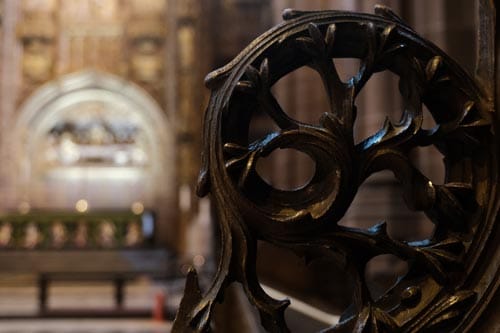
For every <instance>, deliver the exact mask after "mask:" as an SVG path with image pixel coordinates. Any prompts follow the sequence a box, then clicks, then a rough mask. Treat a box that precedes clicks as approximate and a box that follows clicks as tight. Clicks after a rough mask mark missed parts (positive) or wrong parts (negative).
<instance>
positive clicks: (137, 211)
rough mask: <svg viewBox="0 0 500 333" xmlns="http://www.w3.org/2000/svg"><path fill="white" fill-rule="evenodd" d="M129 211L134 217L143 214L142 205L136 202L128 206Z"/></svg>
mask: <svg viewBox="0 0 500 333" xmlns="http://www.w3.org/2000/svg"><path fill="white" fill-rule="evenodd" d="M130 209H131V210H132V213H134V214H135V215H140V214H142V213H143V212H144V205H143V204H142V202H140V201H136V202H134V203H133V204H132V206H130Z"/></svg>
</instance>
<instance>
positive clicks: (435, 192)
mask: <svg viewBox="0 0 500 333" xmlns="http://www.w3.org/2000/svg"><path fill="white" fill-rule="evenodd" d="M284 19H285V22H284V23H283V24H281V25H279V26H277V27H275V28H273V29H272V30H270V31H268V32H267V33H265V34H263V35H262V36H260V37H259V38H258V39H256V40H255V41H254V42H253V43H252V44H251V45H250V46H249V47H248V48H246V49H245V50H244V51H243V52H242V53H241V54H239V55H238V56H237V57H236V58H235V59H234V60H233V61H232V62H231V63H229V64H228V65H227V66H225V67H223V68H221V69H218V70H216V71H214V72H212V73H210V74H209V75H208V76H207V79H206V84H207V86H208V87H209V88H210V89H211V90H212V97H211V100H210V104H209V107H208V110H207V112H206V115H205V125H204V126H205V127H204V142H205V147H204V152H203V167H202V170H201V173H200V178H199V194H200V195H206V194H208V193H210V194H211V198H212V200H213V203H214V205H215V207H216V209H217V217H218V223H219V224H220V230H221V238H222V239H221V242H222V245H221V258H220V261H219V265H218V271H217V275H216V276H215V279H214V281H213V284H212V286H211V287H210V289H209V290H208V291H207V292H206V293H204V294H202V293H201V291H200V289H199V287H198V282H197V275H196V272H195V271H191V272H190V273H189V274H188V278H187V285H186V287H187V289H186V294H185V296H184V299H183V301H182V303H181V307H180V310H179V312H178V314H177V317H176V321H175V323H174V330H173V331H174V332H204V331H208V330H209V329H210V316H211V312H212V310H213V307H214V304H215V302H216V301H220V300H222V298H223V292H224V289H225V287H226V286H227V285H228V284H229V283H231V282H234V281H237V282H239V283H241V284H242V286H243V288H244V290H245V292H246V295H247V297H248V299H249V300H250V302H251V303H252V304H253V305H254V306H255V307H256V308H257V309H258V310H259V313H260V317H261V322H262V325H263V326H264V327H265V328H266V329H267V330H268V331H270V332H288V331H289V329H288V328H287V325H286V322H285V320H284V311H285V309H286V307H287V306H288V304H289V302H288V301H287V300H275V299H272V298H271V297H269V296H268V295H266V293H265V292H264V291H263V289H262V288H261V286H260V284H259V282H258V279H257V275H256V267H255V265H256V255H257V254H256V242H257V240H262V241H266V242H270V243H273V244H275V245H278V246H281V247H284V248H288V249H292V250H293V251H294V252H296V253H302V254H303V255H304V256H308V257H309V258H315V257H318V256H325V255H331V256H333V257H335V258H337V259H338V262H339V265H341V267H343V268H344V269H345V271H346V272H347V273H348V274H349V276H350V278H351V279H353V280H354V281H355V288H354V295H353V297H352V306H351V307H349V308H348V309H347V310H346V311H345V313H343V314H342V316H341V319H340V321H339V323H338V324H337V325H336V326H334V327H331V328H329V329H326V330H325V331H324V332H335V333H338V332H359V333H361V332H449V331H455V330H456V331H458V332H462V331H464V330H467V329H468V326H467V325H469V324H470V323H471V322H473V321H474V320H473V319H474V318H475V316H478V314H479V313H480V312H481V310H482V308H481V306H482V305H481V304H484V302H486V300H487V298H488V295H489V294H491V293H492V291H494V289H495V288H496V284H497V279H498V274H496V275H495V274H493V276H487V277H486V276H485V275H484V267H483V266H484V265H482V264H481V262H480V261H479V260H478V258H479V257H480V256H481V255H484V253H485V248H486V243H487V241H488V233H489V232H492V228H493V227H494V220H495V216H496V215H495V214H496V209H497V206H496V205H497V203H498V200H497V197H496V175H497V173H498V165H497V164H496V163H497V161H496V155H495V153H496V149H497V147H496V145H497V143H498V142H497V141H498V138H497V137H496V136H495V134H493V133H494V131H493V130H492V115H493V109H492V107H491V104H490V103H489V102H488V101H489V98H490V96H489V95H488V92H485V91H483V90H482V89H480V88H479V87H478V86H477V85H476V83H475V81H474V80H472V79H471V78H470V77H469V76H468V75H467V74H466V73H465V71H464V70H462V69H461V68H460V66H459V65H458V64H457V63H455V62H454V61H453V60H452V59H450V58H449V57H448V56H447V55H446V54H444V53H443V52H442V51H441V50H439V49H438V48H437V47H436V46H434V45H433V44H432V43H430V42H428V41H426V40H424V39H422V38H421V37H419V36H418V35H417V34H416V33H415V32H414V31H413V30H412V29H411V28H410V27H408V26H407V25H406V24H405V23H404V22H402V21H401V19H400V18H398V17H397V16H396V15H395V14H394V13H392V11H390V10H389V9H387V8H385V7H382V6H378V7H376V10H375V15H370V14H354V13H349V12H340V11H325V12H298V11H293V10H287V11H285V12H284ZM332 58H358V59H360V61H361V66H360V69H359V72H358V73H357V75H355V76H354V77H352V78H351V79H350V80H348V81H347V82H343V81H342V80H341V79H340V78H339V74H338V72H337V70H336V67H335V64H334V62H333V61H332ZM302 66H309V67H311V68H312V69H314V70H316V71H317V72H318V73H319V75H320V76H321V79H322V83H323V86H324V89H325V91H326V93H327V95H328V97H329V107H330V108H329V112H327V113H324V114H323V116H322V117H321V120H320V122H319V125H314V124H307V123H302V122H299V121H297V120H295V119H293V118H292V117H290V116H289V115H288V114H287V112H286V110H283V109H282V108H281V106H280V105H279V103H278V102H277V100H276V99H275V97H274V96H273V94H272V92H271V90H270V88H271V87H272V86H273V84H274V83H276V82H277V81H278V80H279V79H280V78H282V77H283V76H285V75H286V74H288V73H290V72H292V71H294V70H296V69H298V68H299V67H302ZM381 71H390V72H392V73H394V74H396V75H397V76H399V91H400V94H401V97H402V100H403V104H404V111H403V117H402V118H401V120H400V122H398V123H393V122H391V121H390V120H389V119H388V120H387V121H386V122H385V124H384V126H383V127H382V128H381V129H380V130H379V131H378V132H377V133H376V134H375V135H373V136H371V137H368V138H366V139H365V140H363V141H362V142H360V143H357V144H355V142H354V139H353V126H354V122H355V120H356V113H357V112H366V110H356V107H355V101H356V97H357V96H358V94H359V93H360V91H361V90H362V89H363V87H364V86H365V84H366V83H367V81H368V80H369V79H370V77H371V76H372V75H373V74H374V73H377V72H381ZM301 98H308V96H302V97H301ZM423 105H425V106H426V107H427V108H428V109H429V110H430V112H431V114H432V117H433V118H434V120H435V122H436V126H435V127H434V128H431V129H424V128H423V127H422V122H423V111H422V108H423ZM257 111H260V112H265V113H266V114H267V115H269V116H270V118H272V120H273V121H274V122H275V123H276V125H277V126H278V127H279V130H277V131H275V132H273V133H271V134H269V135H267V136H265V137H262V138H260V139H258V140H256V141H253V142H249V139H248V132H249V123H250V119H251V118H252V115H253V113H254V112H257ZM429 145H434V146H435V147H436V148H437V149H438V150H439V151H440V152H441V153H442V154H443V155H444V157H445V159H444V161H445V167H446V180H445V182H444V184H442V185H439V184H434V183H433V182H432V181H431V180H429V179H428V178H427V177H426V176H425V175H423V174H422V173H421V172H420V171H419V170H418V169H417V168H416V167H415V166H414V165H413V164H412V162H411V160H410V158H409V155H410V153H411V152H412V151H413V150H415V149H416V148H417V147H423V146H429ZM280 148H289V149H295V150H299V151H301V152H303V153H306V154H307V155H309V156H310V157H311V158H312V159H313V160H314V161H315V165H316V169H315V173H314V176H313V177H312V179H311V180H310V182H309V183H308V184H307V185H305V186H303V187H302V188H299V189H296V190H290V191H283V190H279V189H276V188H274V187H272V186H271V185H269V184H268V183H266V181H265V180H263V179H262V178H261V177H260V176H259V174H258V172H257V171H256V168H255V167H256V163H257V161H258V160H259V159H261V158H263V157H266V156H268V155H269V154H270V153H271V152H273V151H274V150H276V149H280ZM381 170H390V171H392V172H393V173H394V175H395V177H396V179H397V180H398V182H399V184H400V186H401V188H402V191H403V194H404V199H405V202H406V204H407V205H408V207H409V208H411V209H413V210H417V211H423V212H425V214H426V215H427V217H428V218H429V219H430V220H431V221H432V222H433V223H434V225H435V232H434V234H433V236H432V237H431V238H429V239H426V240H422V241H418V242H406V241H399V240H395V239H392V238H391V237H390V236H389V235H388V233H387V231H386V224H385V223H380V224H377V225H375V226H374V227H372V228H370V229H355V228H350V227H345V226H341V225H339V224H338V222H339V221H340V219H341V218H342V217H343V215H344V214H345V212H346V210H347V209H348V208H349V206H350V204H351V203H352V201H353V199H354V197H355V196H356V192H357V190H358V188H359V187H360V185H361V184H363V182H364V181H365V180H366V179H367V178H368V177H369V176H370V175H372V174H373V173H375V172H378V171H381ZM380 254H392V255H395V256H397V257H399V258H400V259H402V260H404V261H406V262H407V263H408V266H409V270H408V273H407V274H406V275H405V276H403V277H402V278H401V279H399V280H398V282H397V283H396V284H395V285H394V286H393V287H392V288H390V289H389V290H388V291H387V292H386V293H385V294H384V295H382V296H381V297H380V298H377V299H373V298H372V296H371V294H370V292H369V290H368V287H367V283H366V281H365V274H364V272H365V266H366V264H367V262H368V261H369V260H370V259H371V258H373V257H375V256H377V255H380ZM497 261H498V260H492V261H489V263H490V265H492V266H493V272H495V269H496V270H497V269H498V262H497ZM490 268H491V267H490ZM496 272H497V271H496ZM488 288H489V289H488Z"/></svg>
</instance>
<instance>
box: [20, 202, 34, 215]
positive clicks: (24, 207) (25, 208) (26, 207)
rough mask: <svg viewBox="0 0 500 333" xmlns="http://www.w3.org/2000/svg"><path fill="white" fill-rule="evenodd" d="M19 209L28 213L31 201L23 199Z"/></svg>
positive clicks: (23, 212)
mask: <svg viewBox="0 0 500 333" xmlns="http://www.w3.org/2000/svg"><path fill="white" fill-rule="evenodd" d="M17 210H19V213H21V214H23V215H24V214H28V213H29V212H30V210H31V206H30V203H29V202H27V201H22V202H21V203H20V204H19V206H17Z"/></svg>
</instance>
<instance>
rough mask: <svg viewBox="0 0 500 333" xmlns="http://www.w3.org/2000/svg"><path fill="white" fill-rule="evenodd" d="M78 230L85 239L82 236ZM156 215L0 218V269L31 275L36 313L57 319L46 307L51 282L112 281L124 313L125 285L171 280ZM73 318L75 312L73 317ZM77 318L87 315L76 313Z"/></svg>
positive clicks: (171, 265)
mask: <svg viewBox="0 0 500 333" xmlns="http://www.w3.org/2000/svg"><path fill="white" fill-rule="evenodd" d="M82 230H83V231H84V232H83V234H84V237H83V238H82V237H81V236H82ZM155 230H156V221H155V219H154V214H152V213H151V212H144V214H142V215H135V214H132V213H130V212H120V211H118V212H94V213H93V214H84V215H82V214H76V213H72V212H34V213H31V214H25V215H22V214H11V215H6V216H3V217H0V267H1V269H2V272H6V273H9V274H35V275H36V276H37V280H38V303H39V311H40V315H44V316H46V315H56V313H57V314H58V315H61V312H60V311H57V312H56V311H53V310H50V311H49V309H48V307H47V301H48V288H49V285H50V283H51V282H52V281H56V280H58V281H68V280H69V281H85V280H91V281H112V282H113V283H114V299H115V304H116V307H115V309H114V310H113V311H114V312H113V313H107V312H106V311H102V310H99V311H95V312H94V313H93V314H92V316H94V315H97V314H100V313H102V314H104V313H106V315H116V314H119V313H124V311H123V300H124V285H125V282H126V281H127V280H130V279H133V278H136V277H139V276H143V275H146V276H148V277H152V278H159V279H168V278H170V277H174V276H175V274H176V272H177V271H178V269H177V267H176V266H177V264H176V261H175V256H174V255H173V254H172V253H171V252H170V251H168V250H167V249H166V248H164V247H158V246H157V245H155V241H154V234H155V233H154V232H155ZM71 314H72V315H76V313H75V312H72V313H71ZM78 315H82V316H85V315H90V312H89V311H86V312H83V311H80V313H78Z"/></svg>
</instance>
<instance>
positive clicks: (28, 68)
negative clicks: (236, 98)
mask: <svg viewBox="0 0 500 333" xmlns="http://www.w3.org/2000/svg"><path fill="white" fill-rule="evenodd" d="M378 3H381V4H385V5H388V6H390V7H391V8H392V9H393V10H394V11H395V12H396V13H398V14H399V15H400V16H401V17H403V18H404V19H405V20H406V21H407V22H408V23H409V24H410V25H411V26H412V27H413V28H414V29H415V30H416V31H417V32H418V33H419V34H421V35H422V36H424V37H425V38H427V39H429V40H431V41H432V42H434V43H435V44H436V45H438V46H439V47H440V48H442V49H444V50H445V51H446V52H447V53H448V54H450V55H451V56H452V57H453V58H455V59H457V61H458V62H459V63H460V64H461V65H463V66H464V67H465V68H467V69H468V70H469V71H472V68H473V64H474V60H475V59H474V58H475V50H474V39H475V34H474V31H475V26H476V24H477V22H474V20H473V19H472V15H471V14H470V13H471V12H473V11H474V6H475V1H470V0H379V1H376V0H308V1H301V0H0V20H1V21H0V22H1V24H0V46H1V52H0V77H1V79H0V160H1V165H0V332H41V330H42V329H45V332H46V331H47V330H48V331H50V332H72V330H71V329H68V327H69V328H71V327H73V328H74V327H77V325H82V326H79V327H80V328H81V330H80V331H79V332H83V331H84V332H87V331H88V332H111V331H112V332H138V331H141V332H168V331H169V327H170V323H171V321H172V320H173V318H174V316H175V312H176V309H177V307H178V305H179V302H180V299H181V297H182V292H183V289H184V279H185V275H186V273H187V271H188V269H189V267H191V266H194V267H195V268H196V269H197V270H198V272H199V274H200V277H201V279H202V282H203V283H204V286H205V287H206V286H207V285H208V284H209V283H210V279H211V276H212V275H213V274H214V271H215V263H216V256H217V252H218V251H217V247H218V237H217V235H218V231H217V223H216V219H217V217H216V214H215V212H214V211H213V210H212V209H211V204H210V200H209V198H201V199H200V198H198V197H197V196H196V182H197V177H198V172H199V166H200V154H201V153H200V152H201V149H202V145H201V143H202V142H201V129H202V120H203V113H204V109H205V107H206V105H207V101H208V99H209V91H208V89H206V88H205V87H204V84H203V80H204V77H205V75H206V74H207V73H208V72H209V71H211V70H213V69H216V68H218V67H221V66H223V65H224V64H226V63H227V62H229V61H230V60H231V59H232V58H234V57H235V56H236V55H237V54H238V53H239V52H240V51H241V50H242V49H243V48H244V47H246V46H247V45H248V44H249V43H250V42H251V41H252V40H253V39H254V38H256V37H257V36H259V35H260V34H262V33H263V32H265V31H266V30H268V29H269V28H271V27H272V26H274V25H276V24H279V23H280V22H282V18H281V13H282V11H283V9H285V8H296V9H303V10H318V9H339V10H352V11H360V12H372V11H373V7H374V5H375V4H378ZM335 61H338V63H337V66H338V68H340V70H341V74H342V76H343V78H344V79H345V80H348V79H349V77H351V76H353V75H355V74H356V72H357V71H358V69H359V60H357V59H336V60H335ZM273 94H274V95H275V96H276V98H277V100H278V101H279V103H280V104H281V106H282V107H283V109H284V110H286V112H287V113H289V114H290V115H291V116H293V117H294V118H295V119H298V120H301V121H304V122H309V123H317V122H318V121H319V117H320V115H321V114H322V113H323V112H324V111H325V110H326V107H327V99H326V95H325V92H324V90H323V88H322V85H321V79H320V77H319V75H318V74H317V73H316V72H314V71H313V70H311V69H310V68H307V67H303V68H300V69H298V70H297V71H295V72H294V73H292V74H290V75H287V76H285V77H284V78H282V79H281V80H279V81H278V82H277V83H276V84H275V86H273ZM398 96H399V92H398V77H397V76H396V75H393V74H391V73H385V72H384V73H380V74H377V75H375V77H373V78H372V79H371V80H370V81H369V83H368V85H367V87H366V88H365V89H364V91H363V93H362V95H361V97H360V98H359V102H358V105H357V109H358V118H357V121H356V127H355V141H356V142H359V141H361V140H362V139H364V138H366V137H368V136H369V135H371V134H374V133H375V132H376V131H377V130H378V129H379V128H381V126H382V124H383V123H384V119H385V118H386V117H389V118H390V119H393V120H396V121H397V120H399V118H400V117H401V113H402V105H401V101H400V99H399V98H398ZM424 121H425V122H426V125H425V126H428V127H429V128H430V127H431V126H432V124H433V120H432V116H430V114H429V113H427V114H426V115H425V117H424ZM273 128H274V127H273V124H272V122H271V121H270V120H269V119H268V118H266V116H264V115H263V114H262V115H261V114H259V113H256V114H255V115H254V117H253V119H252V120H251V131H250V132H251V133H250V136H251V137H255V138H257V137H261V136H263V135H265V134H266V133H268V132H269V131H272V130H273ZM413 158H414V161H415V163H416V165H418V167H419V169H420V170H421V171H422V172H423V173H424V174H425V175H426V176H427V177H429V178H430V179H432V181H433V182H434V183H438V184H439V183H443V180H444V166H443V161H442V156H441V155H440V153H439V152H438V151H437V150H436V149H433V148H422V149H420V150H418V151H416V152H415V154H414V156H413ZM260 162H261V163H260V164H259V165H258V172H259V174H260V175H261V176H262V177H263V178H264V179H265V180H266V181H267V182H269V183H270V184H272V185H273V186H275V187H277V188H280V189H293V188H296V187H300V186H302V185H304V184H306V183H307V182H308V181H309V180H310V179H311V177H312V174H313V171H314V162H312V160H311V159H310V158H309V157H308V156H307V155H305V154H303V153H300V152H297V151H293V150H289V149H283V150H280V151H276V152H274V153H273V154H271V155H270V156H269V157H268V158H266V159H263V160H262V161H260ZM380 221H386V222H387V224H388V231H389V234H390V235H391V237H395V238H398V239H403V240H408V241H418V240H423V239H426V238H428V237H429V236H430V235H432V232H433V224H432V223H431V222H430V220H429V219H428V218H427V217H426V216H425V215H424V214H422V213H417V212H414V211H411V210H410V209H409V208H407V206H406V204H405V202H404V201H403V199H402V195H401V190H400V188H399V187H398V185H397V183H396V181H395V179H394V176H393V175H392V174H391V173H385V172H382V173H378V174H376V175H374V176H372V177H370V178H369V179H368V180H367V181H366V182H365V184H364V185H363V186H362V188H361V191H360V192H359V193H358V194H357V196H356V199H355V201H354V204H353V205H352V206H351V208H350V209H349V211H348V212H347V214H346V215H345V216H344V218H343V219H342V222H341V224H343V225H349V226H357V227H359V228H368V227H370V226H373V225H375V224H377V223H379V222H380ZM405 269H407V265H406V263H405V262H404V261H402V260H400V259H398V258H397V257H395V256H390V255H381V256H378V257H375V258H373V259H372V260H371V261H370V263H369V265H368V267H367V270H366V278H367V279H368V280H369V281H370V283H371V288H370V292H371V293H372V294H374V295H377V294H382V293H383V292H384V290H386V289H387V288H389V287H390V285H391V283H393V282H394V281H396V279H397V278H398V276H400V275H402V274H404V273H405ZM258 275H259V278H260V279H261V281H262V283H263V284H265V285H266V286H268V288H269V289H268V291H269V292H270V293H271V294H274V295H278V296H277V297H290V298H291V299H292V300H293V301H292V306H291V308H290V310H287V311H288V313H287V316H288V319H289V321H290V322H289V325H290V328H291V329H292V331H293V332H313V331H314V330H317V329H320V328H322V327H327V326H328V325H331V324H332V323H334V322H335V321H336V320H338V315H339V314H340V313H341V312H342V311H343V310H344V309H345V308H346V307H347V306H349V304H350V302H351V299H350V298H349V297H350V295H351V292H350V288H352V286H351V285H350V281H349V280H348V279H347V276H346V275H345V274H344V273H343V272H342V269H341V268H339V267H337V265H336V264H335V262H333V261H332V262H330V261H328V260H321V261H315V262H311V263H309V264H306V263H305V262H304V260H303V259H302V258H300V257H298V256H296V255H295V254H294V253H291V252H287V251H284V250H282V249H280V248H278V247H274V246H271V245H269V244H264V243H262V244H259V253H258ZM391 281H392V282H391ZM233 294H234V295H233V296H234V297H233V298H231V297H228V299H227V302H243V301H242V299H244V297H240V298H238V295H239V294H241V290H239V289H238V286H234V293H233ZM245 302H247V301H246V298H245ZM242 306H243V307H242V308H243V309H247V312H248V313H249V315H248V317H249V318H252V317H251V316H252V309H251V307H250V305H248V304H243V305H242ZM245 306H246V308H245ZM221 311H224V308H223V305H221ZM225 311H226V313H227V315H228V316H229V313H230V311H231V309H230V308H226V310H225ZM232 311H233V312H231V314H230V315H231V316H236V317H238V318H240V317H241V318H243V317H245V315H244V314H237V313H235V312H234V311H235V310H234V308H233V309H232ZM222 317H224V316H222ZM69 318H72V319H69ZM75 318H76V319H75ZM92 318H93V319H92ZM95 318H100V319H99V320H97V319H95ZM103 318H105V319H103ZM27 319H29V320H27ZM94 322H95V325H94ZM77 323H80V324H77ZM44 325H49V326H44ZM50 325H52V326H50ZM93 325H94V326H93ZM253 325H254V331H255V332H260V331H261V328H260V327H259V325H258V322H255V323H253ZM44 327H45V328H44ZM47 327H49V328H47ZM228 332H231V330H228ZM232 332H235V330H233V331H232Z"/></svg>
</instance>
